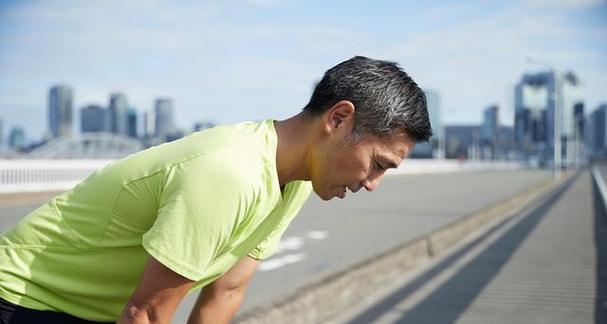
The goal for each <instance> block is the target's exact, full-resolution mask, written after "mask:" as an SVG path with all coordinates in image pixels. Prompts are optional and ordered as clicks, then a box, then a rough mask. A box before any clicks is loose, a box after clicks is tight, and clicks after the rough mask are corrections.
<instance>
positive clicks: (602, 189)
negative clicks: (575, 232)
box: [591, 166, 607, 209]
mask: <svg viewBox="0 0 607 324" xmlns="http://www.w3.org/2000/svg"><path fill="white" fill-rule="evenodd" d="M591 173H592V178H593V180H594V184H595V185H596V187H597V189H598V191H599V193H600V194H601V198H602V199H603V205H604V206H605V209H607V185H606V184H605V179H603V177H602V176H601V173H600V172H599V170H598V169H597V167H596V166H593V167H592V171H591Z"/></svg>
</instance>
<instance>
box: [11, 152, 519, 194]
mask: <svg viewBox="0 0 607 324" xmlns="http://www.w3.org/2000/svg"><path fill="white" fill-rule="evenodd" d="M112 161H113V160H76V159H69V160H37V159H36V160H21V159H14V160H12V159H7V160H0V194H3V193H18V192H43V191H61V190H67V189H70V188H72V187H73V186H75V185H76V184H77V183H78V182H80V181H82V180H84V179H85V178H86V177H88V176H89V175H90V174H91V173H93V171H95V170H97V169H100V168H102V167H104V166H106V165H107V164H109V163H110V162H112ZM520 168H521V165H520V164H519V163H515V162H490V161H457V160H417V159H408V160H406V161H405V162H404V163H403V164H401V166H400V167H399V168H398V169H396V170H392V171H390V173H389V174H412V173H439V172H457V171H477V170H512V169H520Z"/></svg>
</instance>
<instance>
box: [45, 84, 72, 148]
mask: <svg viewBox="0 0 607 324" xmlns="http://www.w3.org/2000/svg"><path fill="white" fill-rule="evenodd" d="M72 101H73V94H72V89H71V88H70V87H69V86H66V85H57V86H54V87H51V89H50V91H49V97H48V122H49V130H50V135H51V138H59V137H65V136H70V135H71V134H72Z"/></svg>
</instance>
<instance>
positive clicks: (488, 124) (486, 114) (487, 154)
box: [480, 105, 499, 159]
mask: <svg viewBox="0 0 607 324" xmlns="http://www.w3.org/2000/svg"><path fill="white" fill-rule="evenodd" d="M498 115H499V109H498V107H497V106H496V105H493V106H490V107H488V108H487V109H485V111H483V123H482V125H481V134H480V135H481V138H480V140H481V157H482V158H483V159H495V158H496V149H497V148H496V145H497V135H498V128H499V116H498Z"/></svg>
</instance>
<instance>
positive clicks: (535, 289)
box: [344, 171, 607, 324]
mask: <svg viewBox="0 0 607 324" xmlns="http://www.w3.org/2000/svg"><path fill="white" fill-rule="evenodd" d="M606 221H607V217H606V215H605V210H604V207H603V205H602V201H601V198H600V196H599V194H598V192H597V191H596V189H594V187H593V184H592V179H591V176H590V173H589V172H587V171H585V172H583V173H582V174H581V175H580V176H579V177H578V178H577V179H574V180H573V182H572V183H570V184H569V185H567V186H565V187H564V188H563V190H562V191H560V192H557V193H556V194H555V195H554V196H553V197H552V198H549V199H548V200H547V201H546V202H545V203H543V204H541V205H540V206H539V207H538V208H535V209H534V210H532V211H531V212H528V213H522V214H521V215H518V216H517V217H515V218H514V219H512V220H511V221H508V222H505V223H502V224H500V225H498V226H497V227H496V228H494V229H492V230H490V232H489V233H487V234H486V235H485V236H483V237H481V239H479V241H475V242H472V243H471V244H469V245H467V246H465V247H463V248H462V249H460V250H459V251H458V252H456V253H455V254H454V255H453V256H451V257H447V258H445V259H444V260H442V261H440V262H439V263H438V264H435V265H434V266H433V267H432V268H429V269H426V271H425V272H424V273H422V274H421V275H420V276H419V277H417V278H415V279H413V280H410V281H408V282H407V283H406V284H405V285H403V286H400V287H395V289H392V290H391V291H390V292H389V293H388V294H385V295H383V296H381V297H377V296H375V298H374V299H375V302H374V303H373V304H371V305H370V306H368V307H366V308H365V309H363V310H362V311H358V312H357V313H355V315H353V316H351V317H350V318H349V319H348V320H346V321H344V322H347V323H416V324H418V323H420V324H423V323H441V324H442V323H462V324H464V323H466V324H468V323H483V324H484V323H525V324H527V323H579V324H582V323H607V224H606V223H607V222H606Z"/></svg>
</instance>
